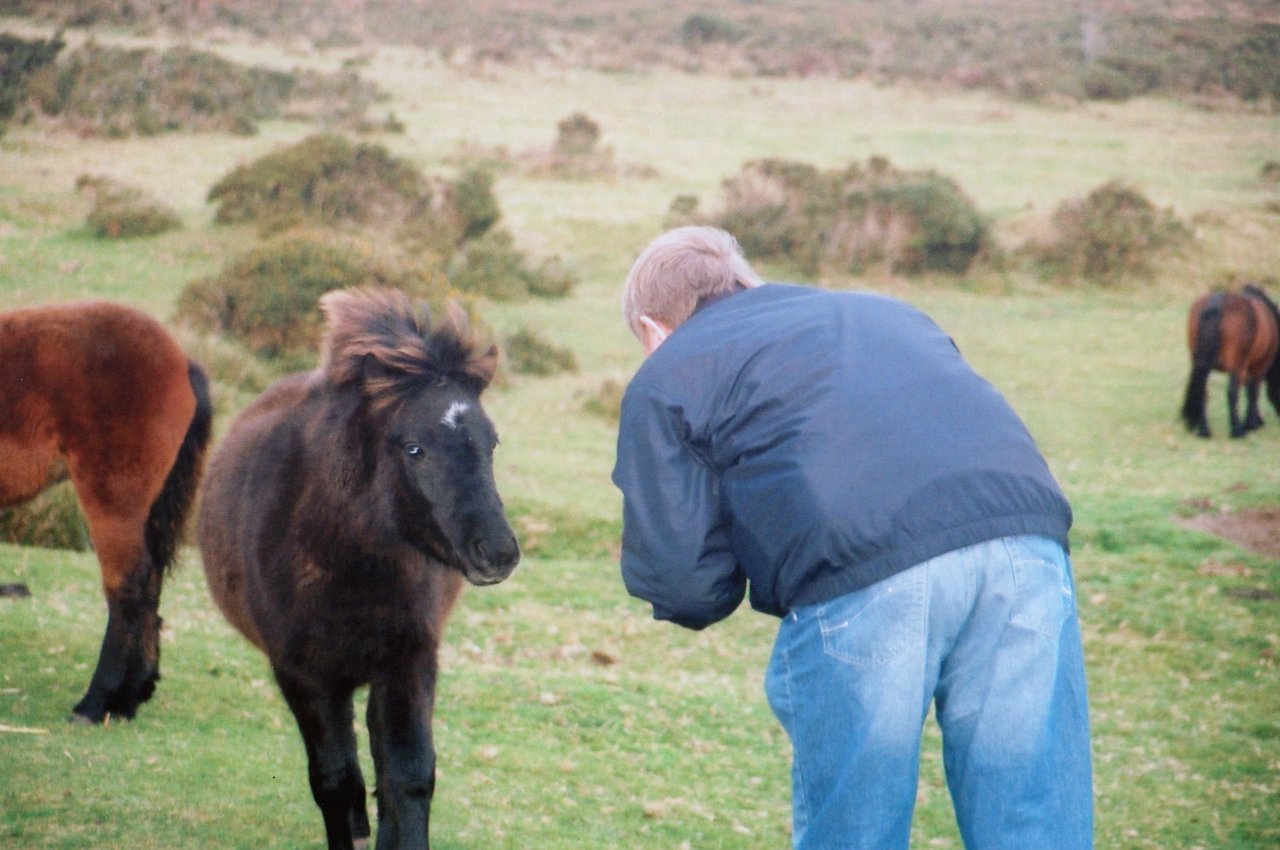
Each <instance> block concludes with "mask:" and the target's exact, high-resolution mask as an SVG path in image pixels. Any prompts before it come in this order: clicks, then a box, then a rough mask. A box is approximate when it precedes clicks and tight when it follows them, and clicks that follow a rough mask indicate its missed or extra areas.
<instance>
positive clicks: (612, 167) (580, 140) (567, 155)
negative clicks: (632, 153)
mask: <svg viewBox="0 0 1280 850" xmlns="http://www.w3.org/2000/svg"><path fill="white" fill-rule="evenodd" d="M600 136H601V131H600V125H599V124H598V123H597V122H596V121H595V120H594V119H593V118H591V117H590V116H589V115H586V114H585V113H582V112H575V113H573V114H572V115H570V116H568V117H567V118H563V119H561V120H560V121H559V122H557V124H556V138H555V141H554V142H553V143H552V145H551V151H550V152H549V153H538V154H536V155H535V156H534V157H533V161H532V163H531V164H530V166H529V169H528V170H529V171H530V173H532V174H533V175H535V176H547V177H556V178H559V179H564V180H593V179H605V180H611V179H613V178H614V177H616V176H617V174H618V166H617V163H616V162H615V160H614V154H613V148H611V147H605V146H602V145H601V144H600Z"/></svg>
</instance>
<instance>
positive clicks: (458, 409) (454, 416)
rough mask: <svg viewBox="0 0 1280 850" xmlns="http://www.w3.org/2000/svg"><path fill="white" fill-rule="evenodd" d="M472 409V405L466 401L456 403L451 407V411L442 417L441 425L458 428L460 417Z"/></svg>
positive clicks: (447, 411)
mask: <svg viewBox="0 0 1280 850" xmlns="http://www.w3.org/2000/svg"><path fill="white" fill-rule="evenodd" d="M470 409H471V405H469V404H467V403H466V402H465V401H455V402H454V403H453V404H451V405H449V409H448V410H446V411H445V412H444V416H441V417H440V424H441V425H448V426H449V427H450V428H457V427H458V417H459V416H461V415H462V414H464V413H466V412H467V411H468V410H470Z"/></svg>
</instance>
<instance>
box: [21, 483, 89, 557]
mask: <svg viewBox="0 0 1280 850" xmlns="http://www.w3.org/2000/svg"><path fill="white" fill-rule="evenodd" d="M0 542H4V543H16V544H18V545H19V546H42V547H44V548H46V549H73V550H75V551H79V552H86V551H88V550H89V549H91V548H92V543H91V542H90V540H89V527H88V525H86V524H85V521H84V514H82V513H81V512H80V503H79V502H77V501H76V493H75V489H74V488H72V486H71V483H70V482H63V483H61V484H57V485H55V486H53V487H51V488H49V489H48V490H46V491H44V492H43V493H41V494H40V495H39V496H37V497H36V498H34V499H32V500H31V501H30V502H27V503H25V504H22V505H18V506H17V507H13V508H5V509H3V510H0Z"/></svg>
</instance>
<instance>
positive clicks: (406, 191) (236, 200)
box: [208, 133, 454, 242]
mask: <svg viewBox="0 0 1280 850" xmlns="http://www.w3.org/2000/svg"><path fill="white" fill-rule="evenodd" d="M208 199H209V201H210V202H213V203H216V204H217V205H218V209H217V212H216V214H215V219H216V220H217V221H218V222H221V223H224V224H229V223H236V222H246V221H252V222H257V223H259V225H260V226H261V227H262V228H263V230H264V231H271V230H278V229H282V228H284V227H287V226H290V225H293V224H297V223H299V222H310V223H313V224H323V225H329V226H333V225H346V224H354V225H372V226H377V227H379V228H380V229H391V230H394V229H396V228H397V227H401V226H404V224H405V223H406V222H407V221H410V220H413V221H415V222H417V223H418V224H419V225H420V226H421V225H422V223H423V222H422V221H421V219H423V218H424V216H428V215H429V213H430V212H431V203H432V200H433V195H432V191H431V186H430V184H429V182H428V181H427V179H426V177H425V176H423V174H422V173H421V172H420V171H418V169H416V168H414V167H413V166H412V165H410V164H409V163H407V162H405V161H404V160H401V159H399V158H397V157H394V156H392V155H391V154H390V153H389V152H388V151H387V149H386V148H385V147H383V146H382V145H378V144H352V143H351V142H350V141H348V140H347V139H346V138H344V137H343V136H340V135H337V134H333V133H320V134H317V135H314V136H310V137H309V138H306V139H303V140H302V141H300V142H298V143H296V144H293V145H290V146H288V147H286V148H282V149H280V150H277V151H274V152H272V153H269V154H267V155H266V156H263V157H262V158H260V159H258V160H256V161H254V162H252V163H249V164H247V165H241V166H238V167H236V168H235V169H234V170H233V171H231V173H230V174H228V175H226V176H225V177H223V178H222V179H221V180H219V181H218V182H217V183H216V184H214V186H213V188H211V189H210V190H209V195H208ZM433 218H434V220H433V221H432V226H434V228H436V229H437V230H443V231H449V226H448V224H447V222H445V221H444V219H443V218H442V217H440V216H434V217H433ZM453 238H454V234H453V233H452V232H448V233H447V236H446V238H445V241H446V242H452V241H453Z"/></svg>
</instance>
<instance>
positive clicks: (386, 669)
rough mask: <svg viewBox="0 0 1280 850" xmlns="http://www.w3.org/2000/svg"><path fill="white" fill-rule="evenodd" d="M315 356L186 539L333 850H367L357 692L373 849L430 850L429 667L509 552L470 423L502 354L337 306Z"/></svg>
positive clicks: (221, 479) (207, 496) (238, 432)
mask: <svg viewBox="0 0 1280 850" xmlns="http://www.w3.org/2000/svg"><path fill="white" fill-rule="evenodd" d="M320 303H321V306H322V308H323V310H324V312H325V314H326V317H327V321H328V333H327V336H326V338H325V341H324V350H323V356H322V358H321V363H320V366H319V368H318V369H316V370H315V371H314V372H311V373H309V374H300V375H293V376H291V377H287V378H283V379H281V380H280V381H278V382H276V383H275V384H273V385H272V386H271V387H268V388H267V390H266V392H264V393H263V394H262V395H261V396H260V397H259V398H258V399H257V400H256V401H255V402H254V403H253V404H251V405H250V406H249V407H248V408H246V409H245V411H244V412H243V413H241V414H240V416H239V417H238V418H237V419H236V421H235V422H234V423H232V425H231V428H230V430H229V431H228V433H227V435H226V438H225V439H224V440H223V441H222V443H221V445H220V447H219V448H218V450H217V452H216V453H215V454H214V457H213V460H212V461H211V463H210V465H209V473H208V475H207V476H206V478H205V485H204V490H203V496H202V499H201V507H200V522H199V541H200V551H201V553H202V555H203V556H204V566H205V572H206V575H207V577H208V580H209V589H210V591H211V592H212V594H213V598H214V599H215V600H216V601H217V603H218V606H219V607H220V608H221V609H222V612H223V613H224V614H225V615H226V616H227V619H228V620H230V621H231V623H232V624H233V625H234V626H235V627H236V628H237V629H239V630H240V631H241V632H242V633H243V634H244V635H245V637H247V638H248V639H249V640H250V641H251V642H253V643H254V644H255V645H256V646H257V647H258V648H259V649H261V650H262V651H263V652H264V653H266V656H267V659H268V661H269V662H270V664H271V668H272V671H273V672H274V673H275V678H276V682H277V683H278V684H279V686H280V690H281V692H282V693H283V694H284V697H285V700H286V702H287V703H288V704H289V708H290V709H291V710H292V711H293V714H294V717H295V719H296V720H297V723H298V729H299V731H300V732H301V733H302V738H303V741H304V742H305V744H306V750H307V758H308V764H309V775H310V780H311V792H312V795H313V796H314V797H315V801H316V804H317V805H318V806H319V807H320V811H321V814H322V815H323V817H324V825H325V833H326V835H327V837H328V842H329V847H330V848H331V850H332V848H343V850H347V848H351V847H353V846H354V845H355V844H361V845H363V844H364V843H366V842H367V839H368V837H369V818H368V815H367V812H366V809H365V785H364V778H363V777H362V776H361V773H360V767H359V762H358V759H357V755H356V740H355V732H354V730H353V729H352V720H353V707H352V695H353V693H354V691H355V690H356V689H357V688H359V687H362V686H364V685H368V686H369V688H370V692H369V707H368V725H369V740H370V744H371V748H372V750H373V762H374V767H375V770H376V773H377V786H376V787H377V800H378V845H377V846H378V847H380V848H384V850H385V849H386V848H402V849H404V850H407V848H414V849H415V850H421V848H426V847H427V846H428V838H427V836H428V822H429V818H430V807H431V797H432V794H433V791H434V789H435V760H436V759H435V749H434V747H433V744H432V738H431V713H432V707H433V702H434V698H435V687H436V669H437V667H436V665H437V660H436V657H437V649H438V647H439V644H440V638H441V632H442V629H443V627H444V621H445V618H446V616H447V615H448V613H449V610H450V608H451V607H452V605H453V603H454V600H455V599H456V598H457V596H458V593H459V592H460V591H461V589H462V586H463V581H464V579H465V580H466V581H469V582H471V583H472V584H476V585H486V584H493V583H495V582H499V581H501V580H503V579H504V578H506V577H507V576H508V575H510V573H511V571H512V570H513V569H515V566H516V562H517V561H518V560H519V557H520V551H519V547H518V546H517V544H516V539H515V536H514V535H513V534H512V532H511V527H510V526H509V525H508V524H507V521H506V518H505V516H504V514H503V509H502V501H501V500H500V499H499V497H498V493H497V490H496V488H495V485H494V480H493V457H492V455H493V450H494V448H495V446H496V445H497V441H498V440H497V434H496V433H495V432H494V428H493V425H492V424H491V423H490V421H489V418H488V417H487V416H486V415H485V412H484V410H483V409H482V408H481V407H480V393H481V391H483V390H484V388H485V387H486V386H487V385H488V383H489V381H490V380H491V379H492V377H493V373H494V369H495V367H496V364H497V350H496V348H489V349H488V350H487V351H483V352H478V351H476V350H474V349H473V343H472V342H471V341H470V338H469V336H468V335H467V333H466V325H465V315H464V314H462V312H461V311H460V310H457V311H455V312H454V313H452V314H450V316H449V317H448V318H447V319H446V321H444V322H442V323H440V325H439V326H438V327H436V328H432V326H431V319H430V314H429V313H428V312H427V310H426V309H425V307H419V306H415V305H414V304H413V303H412V302H411V301H410V300H409V298H408V297H407V296H406V295H404V294H403V293H400V292H395V291H390V290H388V291H377V290H355V291H339V292H331V293H329V294H327V295H325V296H324V297H323V298H322V299H321V302H320Z"/></svg>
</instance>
